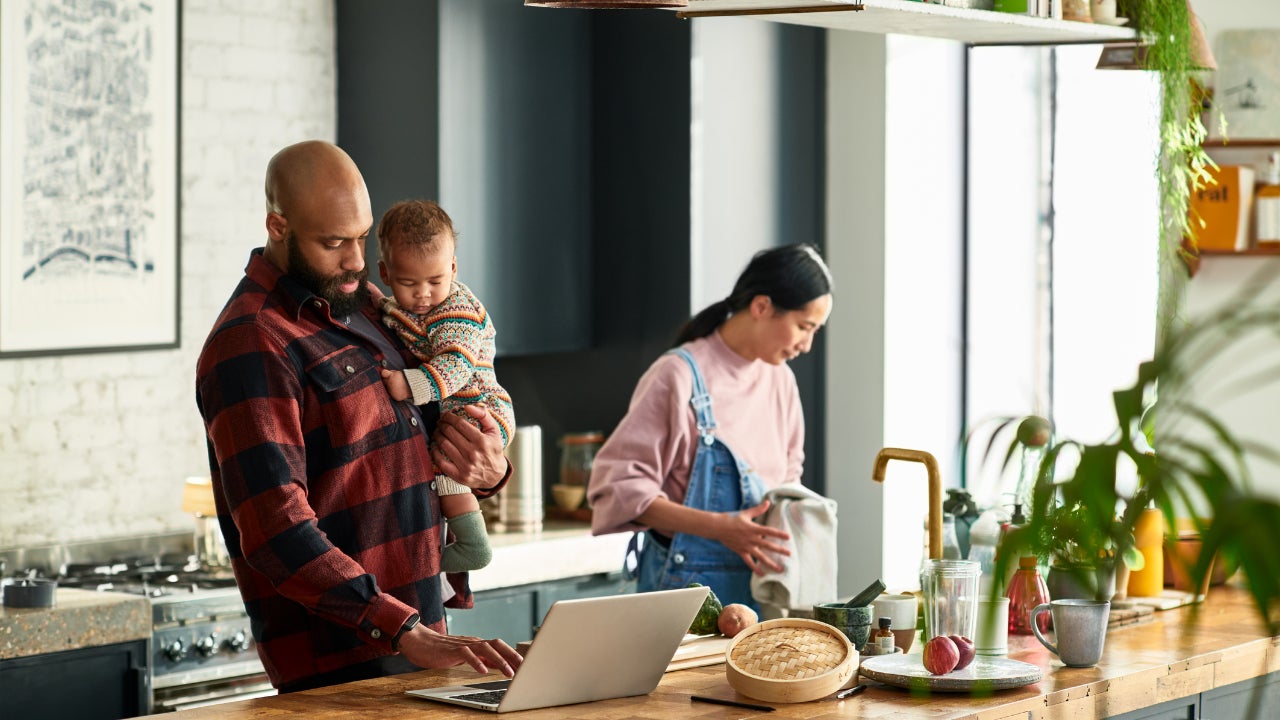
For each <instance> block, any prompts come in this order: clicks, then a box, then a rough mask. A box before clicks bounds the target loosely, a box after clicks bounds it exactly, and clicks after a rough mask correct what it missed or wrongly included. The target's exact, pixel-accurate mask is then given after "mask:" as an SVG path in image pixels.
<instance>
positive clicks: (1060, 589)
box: [1034, 502, 1145, 600]
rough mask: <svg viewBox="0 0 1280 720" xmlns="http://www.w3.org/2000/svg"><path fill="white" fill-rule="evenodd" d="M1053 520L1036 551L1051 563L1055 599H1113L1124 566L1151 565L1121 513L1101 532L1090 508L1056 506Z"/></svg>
mask: <svg viewBox="0 0 1280 720" xmlns="http://www.w3.org/2000/svg"><path fill="white" fill-rule="evenodd" d="M1049 517H1050V523H1049V524H1048V525H1045V526H1044V527H1043V528H1042V532H1041V533H1039V534H1038V536H1037V545H1038V546H1039V547H1036V548H1034V550H1036V551H1037V552H1036V554H1037V555H1038V556H1039V557H1040V559H1041V560H1046V561H1047V562H1048V563H1049V574H1048V576H1047V577H1046V578H1045V582H1046V583H1047V584H1048V586H1049V596H1050V597H1052V598H1053V599H1055V600H1060V599H1064V598H1080V599H1085V600H1110V599H1111V598H1112V596H1114V595H1115V594H1116V585H1117V576H1118V575H1119V574H1120V569H1121V568H1124V569H1126V570H1141V569H1142V568H1143V566H1144V562H1145V561H1144V559H1143V556H1142V553H1141V552H1139V551H1138V549H1137V547H1135V545H1134V537H1133V531H1132V530H1131V529H1129V528H1126V527H1125V526H1124V524H1123V523H1122V522H1120V518H1119V516H1118V515H1113V516H1112V518H1113V519H1112V523H1111V525H1110V526H1109V527H1107V528H1101V527H1099V526H1097V525H1096V524H1095V523H1094V522H1093V519H1092V518H1091V517H1090V516H1089V511H1088V509H1087V508H1085V507H1084V506H1083V505H1082V504H1080V503H1079V502H1076V503H1072V504H1070V505H1065V504H1064V505H1058V506H1056V507H1054V508H1052V509H1051V510H1050V513H1049ZM1104 530H1105V531H1104ZM1046 555H1047V557H1046Z"/></svg>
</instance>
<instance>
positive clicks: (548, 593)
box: [445, 573, 635, 647]
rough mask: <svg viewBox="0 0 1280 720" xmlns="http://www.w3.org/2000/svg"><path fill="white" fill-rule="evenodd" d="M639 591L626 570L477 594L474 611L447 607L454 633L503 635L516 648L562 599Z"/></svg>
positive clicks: (529, 636) (489, 635) (527, 638)
mask: <svg viewBox="0 0 1280 720" xmlns="http://www.w3.org/2000/svg"><path fill="white" fill-rule="evenodd" d="M629 592H635V583H634V582H631V581H627V580H624V579H623V577H622V573H598V574H595V575H584V576H581V577H574V578H567V579H564V580H553V581H549V582H542V583H534V584H532V585H521V586H518V587H514V588H501V589H497V590H485V591H482V592H478V593H476V594H475V601H476V603H475V607H474V608H472V609H471V610H446V611H445V617H446V618H447V619H448V623H449V633H450V634H451V635H475V636H477V637H484V638H494V637H496V638H501V639H503V640H505V641H506V642H507V644H509V645H511V646H512V647H514V646H515V644H516V643H518V642H523V641H525V640H529V639H531V638H532V637H533V633H534V628H536V627H537V626H538V625H541V624H542V619H543V618H544V617H546V615H547V611H548V610H550V609H551V606H552V605H553V604H555V603H556V602H558V601H560V600H575V599H578V598H587V597H601V596H603V595H618V594H621V593H629Z"/></svg>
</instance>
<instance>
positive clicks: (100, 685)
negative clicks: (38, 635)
mask: <svg viewBox="0 0 1280 720" xmlns="http://www.w3.org/2000/svg"><path fill="white" fill-rule="evenodd" d="M147 658H148V654H147V641H146V640H136V641H134V642H127V643H118V644H115V645H103V646H101V647H91V648H84V649H81V650H68V651H66V652H57V653H47V654H44V655H32V656H29V657H21V658H13V659H10V660H3V661H0V717H4V718H42V719H43V720H118V719H119V718H131V717H136V716H138V715H145V714H147V713H148V712H150V711H151V689H150V675H149V672H150V671H149V669H148V667H147Z"/></svg>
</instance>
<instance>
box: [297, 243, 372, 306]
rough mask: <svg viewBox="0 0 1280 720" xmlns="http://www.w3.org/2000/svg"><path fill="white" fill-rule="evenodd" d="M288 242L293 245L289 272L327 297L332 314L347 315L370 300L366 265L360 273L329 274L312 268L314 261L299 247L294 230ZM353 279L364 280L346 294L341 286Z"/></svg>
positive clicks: (314, 290)
mask: <svg viewBox="0 0 1280 720" xmlns="http://www.w3.org/2000/svg"><path fill="white" fill-rule="evenodd" d="M285 245H287V246H288V248H289V250H288V252H289V272H288V273H286V274H287V275H288V276H289V277H291V278H293V279H294V280H296V281H298V282H299V283H301V284H302V286H303V287H305V288H306V289H308V290H310V291H311V292H313V293H315V294H316V295H319V296H320V297H322V298H324V299H325V300H327V301H328V302H329V314H331V315H333V316H335V317H344V316H347V315H350V314H351V313H353V312H355V311H357V310H359V309H360V308H362V307H364V306H365V305H366V304H367V303H368V302H369V285H368V283H367V282H366V280H368V279H369V267H368V266H365V268H364V269H363V270H360V271H359V272H351V273H346V274H343V275H338V276H326V275H323V274H321V273H320V271H318V270H316V269H315V268H314V267H312V265H311V263H308V262H307V259H306V257H304V256H303V254H302V250H301V249H300V248H299V247H298V238H297V236H295V235H294V234H293V233H292V232H290V233H289V236H288V238H286V240H285ZM353 280H355V281H359V282H360V285H359V286H358V287H357V288H356V291H355V292H352V293H344V292H342V291H341V290H339V289H338V286H339V285H345V284H346V283H349V282H352V281H353Z"/></svg>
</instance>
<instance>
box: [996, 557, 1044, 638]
mask: <svg viewBox="0 0 1280 720" xmlns="http://www.w3.org/2000/svg"><path fill="white" fill-rule="evenodd" d="M1005 597H1008V598H1009V634H1010V635H1030V634H1031V611H1032V610H1035V609H1036V606H1037V605H1041V604H1044V603H1047V602H1049V588H1048V587H1047V586H1046V585H1045V584H1044V578H1043V577H1041V576H1040V570H1039V569H1037V568H1036V559H1035V557H1022V558H1018V571H1017V572H1015V573H1014V574H1013V579H1012V580H1010V581H1009V590H1008V591H1007V592H1006V593H1005ZM1037 622H1038V623H1039V624H1040V632H1042V633H1043V632H1048V631H1049V624H1050V623H1051V622H1052V619H1051V618H1050V614H1049V613H1041V614H1040V617H1039V618H1038V619H1037Z"/></svg>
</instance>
